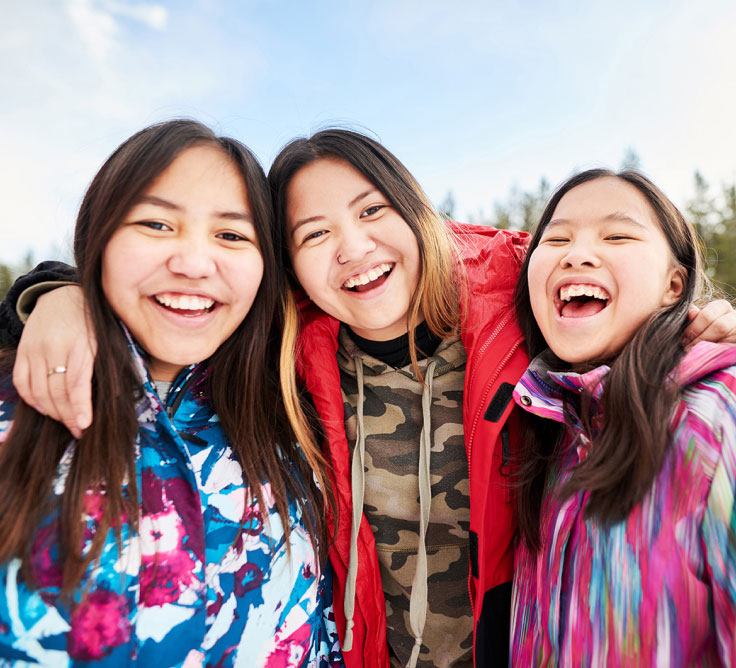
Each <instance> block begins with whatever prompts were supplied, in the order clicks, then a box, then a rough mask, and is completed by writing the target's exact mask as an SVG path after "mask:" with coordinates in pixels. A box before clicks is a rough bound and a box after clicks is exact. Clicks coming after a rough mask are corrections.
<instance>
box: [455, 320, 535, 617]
mask: <svg viewBox="0 0 736 668" xmlns="http://www.w3.org/2000/svg"><path fill="white" fill-rule="evenodd" d="M510 317H511V316H506V317H505V318H504V319H503V320H502V321H501V322H500V323H499V325H498V326H497V327H496V329H494V330H493V332H492V333H491V335H490V336H489V337H488V339H487V340H486V342H485V343H484V344H483V346H482V348H481V350H480V352H479V353H478V357H480V356H481V355H483V353H485V351H486V349H487V348H488V346H489V345H490V344H491V343H492V342H493V341H494V340H495V338H496V337H497V336H498V333H499V332H500V331H501V329H502V328H503V326H504V325H505V324H506V323H507V322H508V320H509V318H510ZM523 340H524V339H523V337H521V336H520V337H519V338H518V339H517V340H516V341H515V342H514V344H513V345H512V346H511V348H510V349H509V351H508V352H507V353H506V355H504V358H503V359H502V360H501V362H500V363H499V365H498V366H497V367H496V371H495V373H494V374H493V376H492V377H491V380H490V381H489V382H488V384H487V385H486V390H485V392H484V393H483V397H482V398H481V402H480V408H479V409H478V412H477V413H476V415H475V419H474V420H473V428H472V430H471V432H470V440H469V441H468V490H470V462H471V460H472V455H473V439H474V438H475V430H476V428H477V426H478V419H479V418H480V414H481V413H482V412H483V406H484V404H485V401H486V397H487V396H488V392H489V391H490V388H491V387H492V386H493V384H494V383H495V382H496V379H497V378H498V376H499V375H500V374H501V371H502V370H503V368H504V367H505V366H506V364H507V362H508V361H509V360H510V359H511V358H512V357H513V355H514V353H515V352H516V351H517V350H518V348H519V346H520V345H521V342H522V341H523ZM476 369H477V367H476ZM474 378H475V370H474V371H473V377H472V378H471V383H472V381H473V379H474ZM468 389H470V384H468ZM502 461H503V440H502ZM478 548H479V549H478V552H479V553H480V540H479V541H478ZM479 557H480V554H479V555H478V559H479ZM478 573H479V574H480V559H479V563H478ZM472 581H473V576H472V575H470V576H468V596H469V597H470V603H471V606H472V607H473V618H474V619H475V597H474V596H473V590H472V586H471V583H472Z"/></svg>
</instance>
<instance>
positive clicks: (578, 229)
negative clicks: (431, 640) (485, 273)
mask: <svg viewBox="0 0 736 668" xmlns="http://www.w3.org/2000/svg"><path fill="white" fill-rule="evenodd" d="M702 285H703V274H702V270H701V266H700V259H699V255H698V242H697V239H696V236H695V233H694V232H693V230H692V228H691V227H690V226H689V225H688V224H687V223H686V222H685V220H684V219H683V217H682V215H681V214H680V213H679V211H678V210H677V209H676V208H675V206H674V205H673V204H672V203H671V202H670V201H669V200H668V199H667V198H666V197H665V196H664V195H663V194H662V192H661V191H659V190H658V189H657V188H656V187H655V186H654V185H653V184H652V183H651V182H650V181H649V180H648V179H646V178H645V177H643V176H642V175H640V174H638V173H635V172H624V173H621V174H614V173H611V172H607V171H603V170H589V171H587V172H583V173H581V174H578V175H577V176H574V177H572V178H571V179H570V180H569V181H568V182H566V183H565V184H564V185H563V186H562V187H561V188H560V189H559V190H558V191H557V192H556V193H555V195H554V196H553V197H552V199H551V201H550V203H549V204H548V205H547V208H546V210H545V212H544V214H543V216H542V220H541V222H540V224H539V227H538V229H537V231H536V233H535V235H534V238H533V239H532V243H531V247H530V251H529V254H528V256H527V258H526V261H525V264H524V266H523V268H522V274H521V277H520V280H519V284H518V285H517V291H516V304H517V309H518V314H519V319H520V322H521V326H522V330H523V331H524V334H525V337H526V340H527V344H528V346H529V352H530V356H531V357H533V361H532V363H531V365H530V367H529V369H528V370H527V372H526V374H525V375H524V376H523V377H522V379H521V380H520V381H519V383H518V384H517V386H516V390H515V393H514V398H515V400H516V402H517V403H518V404H519V405H520V406H521V408H522V409H523V410H524V420H525V428H526V438H525V442H524V448H525V451H524V453H523V455H522V456H523V459H522V464H521V471H520V476H521V480H522V484H521V486H520V491H519V505H518V514H519V524H520V529H521V539H520V545H519V547H518V550H517V555H516V563H515V575H514V591H513V602H512V606H513V608H512V656H511V661H512V664H513V665H517V666H531V665H543V666H556V665H563V666H575V667H578V666H653V665H657V666H715V665H733V663H734V662H735V661H736V637H735V633H734V625H735V622H736V568H735V565H736V564H735V562H736V515H735V514H734V481H735V480H736V347H734V346H726V345H719V344H712V343H699V344H697V345H696V346H695V347H693V348H692V349H691V350H689V351H687V352H685V351H684V350H683V349H682V347H681V344H680V337H681V334H682V331H683V328H684V326H685V324H686V313H687V310H688V307H689V305H690V304H691V302H692V301H693V299H694V298H696V297H697V296H698V293H699V292H700V291H701V288H702Z"/></svg>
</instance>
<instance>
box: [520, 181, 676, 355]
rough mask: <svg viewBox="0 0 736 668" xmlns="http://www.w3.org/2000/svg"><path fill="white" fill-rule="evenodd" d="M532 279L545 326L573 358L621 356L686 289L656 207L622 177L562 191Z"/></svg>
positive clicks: (534, 258) (555, 347)
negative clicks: (649, 321)
mask: <svg viewBox="0 0 736 668" xmlns="http://www.w3.org/2000/svg"><path fill="white" fill-rule="evenodd" d="M528 279H529V297H530V301H531V306H532V311H533V312H534V317H535V319H536V321H537V324H538V325H539V329H540V330H541V332H542V334H543V335H544V338H545V340H546V341H547V344H548V345H549V347H550V348H551V349H552V351H553V352H554V353H555V354H556V355H557V356H558V357H559V358H560V359H562V360H565V361H567V362H570V363H572V364H575V363H580V362H587V361H593V360H606V359H610V358H612V357H614V356H615V355H616V354H617V353H618V352H619V351H620V350H621V348H622V347H623V346H624V345H625V344H626V343H627V342H628V341H629V339H631V337H632V336H633V335H634V333H635V332H636V330H637V329H638V328H639V327H640V326H641V325H642V324H643V323H644V322H645V321H646V320H647V318H648V317H649V316H650V315H651V314H652V313H653V312H654V311H655V310H656V309H657V308H659V307H660V306H668V305H671V304H673V303H675V302H676V301H677V299H678V298H679V296H680V294H681V292H682V289H683V280H682V276H681V274H680V271H679V270H678V269H677V268H676V267H675V266H674V260H673V257H672V252H671V250H670V246H669V244H668V242H667V239H666V238H665V236H664V234H663V233H662V230H661V228H660V226H659V223H658V222H657V219H656V216H655V213H654V211H653V209H652V207H651V206H650V205H649V203H648V202H647V200H646V199H645V197H644V196H643V195H642V194H641V193H640V192H639V191H638V190H637V188H636V187H634V186H633V185H631V184H629V183H627V182H626V181H624V180H623V179H619V178H615V177H605V178H598V179H595V180H593V181H588V182H586V183H583V184H582V185H579V186H576V187H575V188H573V189H572V190H570V191H569V192H567V193H566V194H565V195H564V196H563V197H562V199H561V200H560V202H559V204H558V205H557V207H556V208H555V210H554V213H553V215H552V218H551V220H550V222H549V223H548V224H547V226H546V228H545V229H544V231H543V233H542V237H541V239H540V242H539V245H538V246H537V247H536V248H535V249H534V251H533V252H532V255H531V257H530V259H529V270H528Z"/></svg>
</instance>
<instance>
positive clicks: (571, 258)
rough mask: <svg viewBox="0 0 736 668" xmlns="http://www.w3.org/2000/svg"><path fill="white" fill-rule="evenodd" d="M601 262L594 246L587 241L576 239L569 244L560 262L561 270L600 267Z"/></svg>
mask: <svg viewBox="0 0 736 668" xmlns="http://www.w3.org/2000/svg"><path fill="white" fill-rule="evenodd" d="M600 264H601V261H600V257H599V256H598V253H597V252H596V249H595V246H594V244H593V243H592V242H591V241H589V240H584V239H577V240H575V241H574V242H572V243H571V244H570V246H569V247H568V248H567V252H566V253H565V254H564V255H563V256H562V259H561V260H560V266H561V267H562V268H563V269H585V268H586V267H600Z"/></svg>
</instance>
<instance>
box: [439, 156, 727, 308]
mask: <svg viewBox="0 0 736 668" xmlns="http://www.w3.org/2000/svg"><path fill="white" fill-rule="evenodd" d="M637 168H640V164H639V158H638V156H637V155H636V153H635V152H634V151H633V150H629V151H628V152H627V154H626V156H625V158H624V160H623V162H622V164H621V169H637ZM691 193H692V196H691V197H690V199H688V200H687V201H686V204H685V209H684V211H683V213H684V214H685V216H686V217H687V218H688V220H689V221H690V222H691V223H692V224H693V225H694V226H695V229H696V230H697V232H698V235H699V236H700V239H701V242H702V244H703V255H704V257H705V263H706V271H707V273H708V276H709V277H710V278H711V280H712V281H713V283H714V285H715V288H716V290H717V291H718V292H720V293H721V294H722V296H724V297H726V298H728V299H730V300H731V301H732V302H734V301H736V183H734V184H725V183H724V184H721V185H720V187H716V188H713V187H711V185H710V184H709V183H708V182H707V181H706V179H705V177H704V176H703V174H702V173H700V172H699V171H696V172H695V173H694V176H693V185H692V191H691ZM551 194H552V186H551V184H550V183H549V181H548V180H547V179H546V178H544V177H542V178H541V179H540V180H539V184H538V186H537V187H536V188H535V189H533V190H522V189H520V188H518V187H514V188H512V189H511V192H510V193H509V195H508V196H507V198H506V199H505V200H504V201H501V202H496V203H495V204H494V206H493V213H492V214H491V215H486V214H485V213H483V212H482V211H481V212H480V213H478V214H476V215H474V216H473V215H471V216H468V222H471V223H475V224H478V225H492V226H494V227H499V228H502V229H514V230H525V231H531V230H532V229H533V228H534V226H535V225H536V224H537V221H538V220H539V219H540V217H541V215H542V211H543V209H544V205H545V204H546V203H547V199H548V198H549V196H550V195H551ZM439 209H440V211H441V213H442V214H443V215H444V216H446V217H448V218H455V216H456V215H457V212H456V211H455V200H454V197H453V195H452V192H448V194H447V196H446V197H445V199H444V201H443V202H442V203H441V204H440V205H439Z"/></svg>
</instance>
